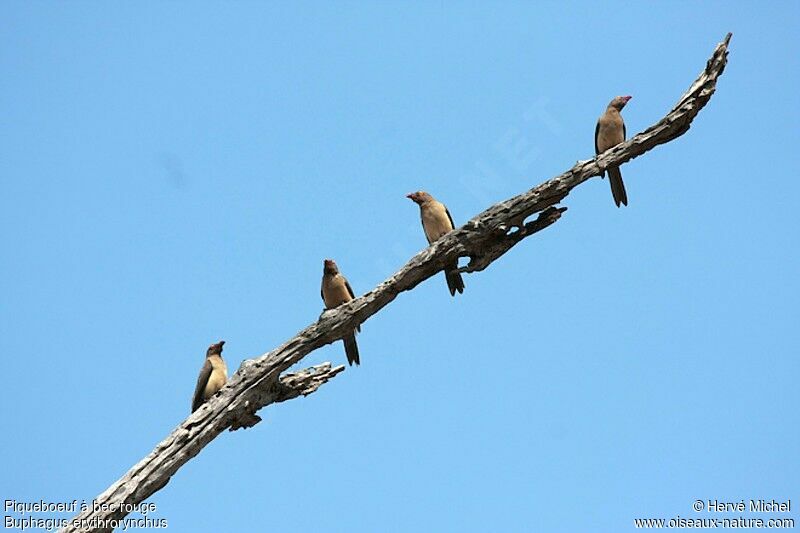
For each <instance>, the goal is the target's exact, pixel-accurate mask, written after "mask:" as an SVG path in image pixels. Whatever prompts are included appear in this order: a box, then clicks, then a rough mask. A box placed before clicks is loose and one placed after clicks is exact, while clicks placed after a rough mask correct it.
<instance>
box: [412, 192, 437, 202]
mask: <svg viewBox="0 0 800 533" xmlns="http://www.w3.org/2000/svg"><path fill="white" fill-rule="evenodd" d="M406 198H408V199H409V200H411V201H413V202H414V203H415V204H419V205H422V204H424V203H425V202H428V201H430V200H433V196H431V195H430V194H428V193H426V192H425V191H417V192H412V193H410V194H407V195H406Z"/></svg>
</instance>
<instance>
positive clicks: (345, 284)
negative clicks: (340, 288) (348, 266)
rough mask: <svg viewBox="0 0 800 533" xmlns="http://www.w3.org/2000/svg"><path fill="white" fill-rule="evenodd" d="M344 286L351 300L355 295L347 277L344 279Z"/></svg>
mask: <svg viewBox="0 0 800 533" xmlns="http://www.w3.org/2000/svg"><path fill="white" fill-rule="evenodd" d="M344 286H345V287H346V288H347V292H348V293H349V294H350V299H351V300H352V299H353V298H355V297H356V295H355V294H354V293H353V287H351V286H350V282H349V281H347V279H345V280H344Z"/></svg>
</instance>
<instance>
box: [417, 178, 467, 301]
mask: <svg viewBox="0 0 800 533" xmlns="http://www.w3.org/2000/svg"><path fill="white" fill-rule="evenodd" d="M406 198H408V199H410V200H412V201H413V202H414V203H415V204H417V205H418V206H419V214H420V218H421V219H422V230H423V231H424V232H425V238H426V239H428V244H433V243H434V242H436V241H437V240H439V239H441V238H442V237H443V236H444V235H447V234H448V233H450V232H451V231H453V228H455V224H453V217H452V216H450V211H448V210H447V207H445V205H444V204H443V203H442V202H439V201H438V200H436V199H435V198H434V197H433V196H431V195H430V194H428V193H427V192H425V191H417V192H412V193H411V194H407V195H406ZM444 276H445V279H446V280H447V288H448V289H449V290H450V296H455V295H456V292H458V293H459V294H461V293H463V292H464V280H463V279H462V278H461V274H460V273H459V272H458V261H457V260H456V261H453V262H452V263H450V264H448V265H446V266H445V268H444Z"/></svg>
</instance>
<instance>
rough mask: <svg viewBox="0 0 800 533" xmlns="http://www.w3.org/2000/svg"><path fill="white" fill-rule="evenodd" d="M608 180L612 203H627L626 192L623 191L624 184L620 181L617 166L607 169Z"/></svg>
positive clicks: (620, 175)
mask: <svg viewBox="0 0 800 533" xmlns="http://www.w3.org/2000/svg"><path fill="white" fill-rule="evenodd" d="M608 182H609V183H610V184H611V194H612V195H614V203H615V204H617V207H619V204H622V205H628V193H626V192H625V184H624V183H623V182H622V172H620V171H619V167H610V168H609V169H608Z"/></svg>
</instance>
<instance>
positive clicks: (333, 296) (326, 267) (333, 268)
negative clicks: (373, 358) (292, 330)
mask: <svg viewBox="0 0 800 533" xmlns="http://www.w3.org/2000/svg"><path fill="white" fill-rule="evenodd" d="M320 294H321V295H322V301H323V302H325V308H326V309H333V308H334V307H339V306H340V305H342V304H343V303H346V302H349V301H350V300H352V299H353V298H355V294H353V288H352V287H350V283H348V282H347V279H345V277H344V276H342V275H341V274H340V273H339V267H338V266H337V265H336V261H334V260H333V259H326V260H325V261H324V264H323V268H322V289H321V290H320ZM356 331H361V326H358V327H356V329H355V330H353V332H352V333H350V334H348V335H345V336H344V337H343V338H342V342H344V353H345V354H346V355H347V362H348V364H350V365H351V366H352V365H353V364H356V365H360V364H361V360H360V359H359V357H358V344H356Z"/></svg>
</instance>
